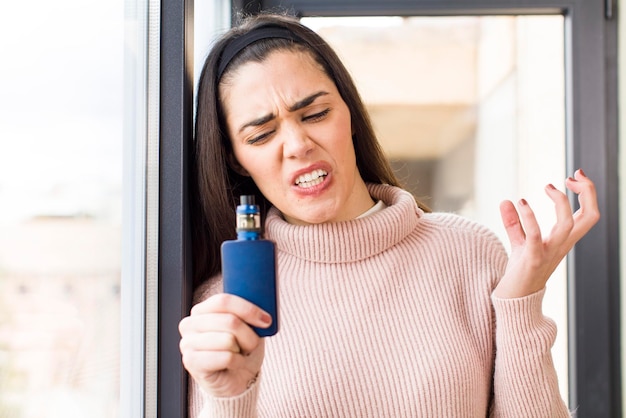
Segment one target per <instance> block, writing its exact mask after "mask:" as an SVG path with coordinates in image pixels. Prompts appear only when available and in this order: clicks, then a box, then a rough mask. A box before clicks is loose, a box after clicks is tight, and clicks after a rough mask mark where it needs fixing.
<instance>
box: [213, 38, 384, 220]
mask: <svg viewBox="0 0 626 418" xmlns="http://www.w3.org/2000/svg"><path fill="white" fill-rule="evenodd" d="M220 98H221V101H222V106H223V108H224V112H225V115H226V124H227V128H228V134H229V137H230V140H231V143H232V147H233V151H234V157H235V158H236V160H237V161H236V162H235V165H236V163H238V164H239V165H240V166H241V168H242V169H243V170H240V171H243V172H244V173H245V174H247V175H250V176H251V177H252V179H253V180H254V182H255V183H256V185H257V187H258V188H259V190H260V191H261V193H263V195H264V196H265V197H266V198H267V199H268V200H269V201H270V202H272V204H273V205H274V206H276V207H277V208H278V209H279V210H280V211H281V212H282V213H283V215H284V217H285V219H286V220H287V221H288V222H291V223H294V224H316V223H321V222H334V221H343V220H348V219H353V218H355V217H357V216H358V215H360V214H361V213H363V212H365V211H366V210H367V209H369V208H370V207H371V206H372V205H373V201H372V199H371V198H370V196H369V193H368V191H367V188H366V186H365V183H364V182H363V180H362V178H361V176H360V174H359V171H358V169H357V166H356V158H355V154H354V146H353V144H352V127H351V124H350V112H349V110H348V107H347V105H346V103H345V102H344V101H343V99H342V98H341V95H340V94H339V92H338V90H337V87H336V86H335V83H334V82H333V81H332V80H331V79H330V78H329V77H328V76H327V75H326V74H325V73H324V71H323V70H322V69H321V67H320V66H319V65H318V64H317V63H316V62H315V61H314V60H313V58H312V57H311V56H310V55H309V54H308V53H304V52H294V51H282V50H279V51H275V52H272V53H271V54H270V55H268V57H267V58H266V59H265V60H264V61H263V62H261V63H257V62H248V63H245V64H243V65H242V66H241V67H239V68H237V69H236V70H235V71H234V72H233V73H231V75H229V77H228V79H227V80H226V81H225V82H223V83H222V84H221V85H220Z"/></svg>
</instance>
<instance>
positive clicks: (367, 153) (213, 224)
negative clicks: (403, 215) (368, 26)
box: [190, 14, 422, 286]
mask: <svg viewBox="0 0 626 418" xmlns="http://www.w3.org/2000/svg"><path fill="white" fill-rule="evenodd" d="M268 25H271V26H280V27H283V28H286V29H288V30H289V31H291V32H292V33H293V34H294V35H295V36H294V38H295V39H296V40H295V41H294V40H289V39H282V38H269V39H262V40H259V41H256V42H254V43H252V44H251V45H249V46H247V47H246V48H244V49H243V50H242V51H241V52H240V53H239V54H238V55H237V56H235V57H233V59H232V60H231V62H230V64H228V66H227V67H226V68H225V70H224V73H223V75H222V76H221V79H218V77H219V76H218V65H219V62H220V57H221V56H222V53H223V51H224V49H225V48H226V47H227V46H228V45H229V43H230V42H232V41H233V39H235V38H237V37H240V36H241V35H243V34H245V33H248V32H250V31H253V30H257V29H259V28H261V27H265V26H268ZM277 49H283V50H294V51H295V50H298V51H307V52H308V53H310V54H311V56H312V57H313V58H314V59H315V61H316V62H317V63H318V64H319V65H320V66H321V67H322V68H323V70H324V71H325V72H326V74H327V75H328V77H329V78H330V79H331V80H333V81H334V82H335V84H336V86H337V89H338V91H339V93H340V94H341V97H342V98H343V100H344V102H345V103H346V105H347V106H348V109H349V110H350V115H351V123H352V128H353V137H352V141H353V144H354V149H355V154H356V164H357V168H358V170H359V172H360V174H361V177H362V178H363V180H364V181H365V182H369V183H379V184H390V185H393V186H400V182H399V181H398V179H397V178H396V176H395V174H394V172H393V170H392V169H391V167H390V165H389V162H388V161H387V158H386V157H385V154H384V152H383V150H382V148H381V147H380V145H379V143H378V140H377V138H376V136H375V134H374V130H373V128H372V124H371V122H370V118H369V115H368V113H367V111H366V109H365V106H364V105H363V102H362V100H361V98H360V95H359V93H358V91H357V89H356V86H355V85H354V82H353V81H352V78H351V76H350V74H349V73H348V71H347V69H346V68H345V67H344V65H343V64H342V62H341V61H340V59H339V58H338V56H337V54H336V53H335V52H334V51H333V49H332V48H331V47H330V46H329V45H328V44H327V43H326V42H325V41H324V40H323V39H322V38H321V37H320V36H319V35H318V34H317V33H315V32H314V31H312V30H311V29H309V28H307V27H306V26H304V25H302V24H300V23H299V22H298V21H297V20H296V19H294V18H291V17H288V16H283V15H276V14H261V15H257V16H253V17H248V18H245V19H244V20H243V23H241V24H240V25H239V26H237V27H234V28H233V29H231V30H229V31H228V32H227V33H226V34H224V35H223V36H222V37H221V38H219V39H218V40H217V42H216V43H215V44H214V46H213V48H212V49H211V52H210V53H209V55H208V56H207V58H206V60H205V63H204V66H203V68H202V72H201V75H200V80H199V85H198V97H197V110H196V111H197V115H196V125H195V144H194V147H193V150H192V152H193V157H192V159H191V160H192V161H191V163H192V167H191V176H190V181H191V184H190V192H191V193H190V194H191V197H190V200H191V205H190V209H191V211H190V214H191V222H192V245H193V261H194V285H195V286H197V285H199V284H200V283H202V282H204V281H205V280H207V279H209V278H210V277H212V276H214V275H215V274H217V273H219V272H220V270H221V262H220V245H221V243H222V242H223V241H225V240H228V239H234V237H235V236H236V233H235V229H234V209H235V206H236V205H237V202H238V198H239V196H240V195H242V194H254V195H256V197H257V203H258V204H259V205H260V207H261V211H262V214H263V215H265V213H266V212H267V210H268V209H269V207H270V205H271V203H270V202H269V201H267V199H266V198H265V197H264V196H263V195H262V194H261V192H260V191H259V189H258V188H257V187H256V185H255V184H254V182H253V181H252V179H251V178H250V177H246V176H242V175H240V174H238V173H237V172H236V171H235V170H234V169H233V167H231V166H230V164H229V163H228V161H229V158H230V156H231V153H232V148H231V143H230V139H229V138H228V133H227V128H226V123H225V118H224V114H223V111H222V106H221V103H220V98H219V89H218V86H219V83H220V82H227V80H228V79H229V74H230V75H232V73H233V71H234V70H235V69H236V68H238V67H239V66H241V65H242V64H244V63H246V62H249V61H257V62H261V61H263V60H264V59H265V58H266V57H267V55H268V54H269V53H270V52H272V51H275V50H277ZM420 206H422V205H420Z"/></svg>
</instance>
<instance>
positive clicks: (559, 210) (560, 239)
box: [545, 184, 574, 245]
mask: <svg viewBox="0 0 626 418" xmlns="http://www.w3.org/2000/svg"><path fill="white" fill-rule="evenodd" d="M545 191H546V194H547V195H548V197H550V199H552V201H553V202H554V208H555V212H556V223H555V224H554V226H553V227H552V231H551V233H550V235H549V236H548V238H547V239H546V243H547V244H548V245H561V244H562V243H564V242H566V241H567V239H568V238H569V237H570V234H571V232H572V229H573V227H574V218H573V217H572V207H571V205H570V204H569V199H568V198H567V195H566V194H565V193H563V192H562V191H560V190H557V188H556V187H554V186H553V185H552V184H548V185H547V186H546V188H545Z"/></svg>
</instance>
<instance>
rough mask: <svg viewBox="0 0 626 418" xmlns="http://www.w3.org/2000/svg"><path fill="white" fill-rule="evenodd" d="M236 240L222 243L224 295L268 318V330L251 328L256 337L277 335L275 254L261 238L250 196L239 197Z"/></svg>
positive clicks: (254, 205)
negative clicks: (252, 306)
mask: <svg viewBox="0 0 626 418" xmlns="http://www.w3.org/2000/svg"><path fill="white" fill-rule="evenodd" d="M236 213H237V240H232V241H224V242H223V243H222V247H221V251H222V276H223V279H224V292H225V293H230V294H233V295H237V296H240V297H242V298H244V299H247V300H249V301H250V302H252V303H254V304H255V305H257V306H258V307H260V308H261V309H263V310H264V311H266V312H267V313H269V314H270V315H271V316H272V325H270V327H269V328H254V331H255V332H256V333H257V334H258V335H259V336H260V337H269V336H270V335H274V334H276V333H277V332H278V294H277V288H276V252H275V246H274V243H273V242H272V241H269V240H266V239H261V214H260V211H259V206H258V205H256V204H255V202H254V196H251V195H244V196H241V197H240V204H239V206H237V210H236Z"/></svg>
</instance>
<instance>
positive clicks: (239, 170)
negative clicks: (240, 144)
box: [227, 152, 250, 177]
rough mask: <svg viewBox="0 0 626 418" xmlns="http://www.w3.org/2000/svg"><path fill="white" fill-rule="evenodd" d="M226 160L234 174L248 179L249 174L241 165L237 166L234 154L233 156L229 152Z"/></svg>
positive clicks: (237, 162)
mask: <svg viewBox="0 0 626 418" xmlns="http://www.w3.org/2000/svg"><path fill="white" fill-rule="evenodd" d="M227 159H228V165H229V166H230V168H232V169H233V171H234V172H235V173H237V174H240V175H242V176H244V177H250V173H248V172H247V171H246V169H245V168H243V167H242V166H241V164H239V161H237V159H236V158H235V154H233V153H232V152H229V153H228V157H227Z"/></svg>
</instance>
